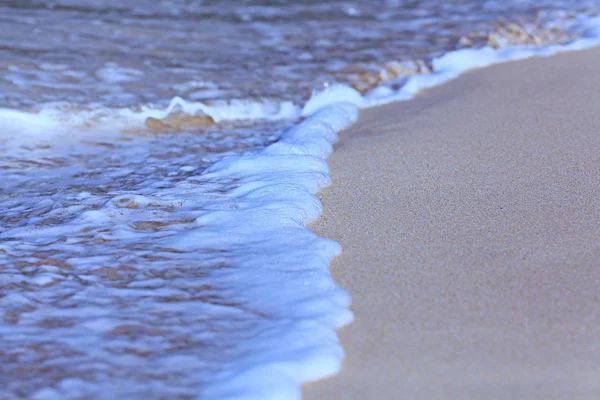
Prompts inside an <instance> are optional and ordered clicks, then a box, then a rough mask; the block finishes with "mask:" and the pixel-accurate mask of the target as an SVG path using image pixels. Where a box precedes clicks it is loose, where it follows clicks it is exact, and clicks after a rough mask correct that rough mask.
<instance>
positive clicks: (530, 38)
mask: <svg viewBox="0 0 600 400" xmlns="http://www.w3.org/2000/svg"><path fill="white" fill-rule="evenodd" d="M123 3H124V4H118V3H117V2H111V1H108V0H87V1H84V0H55V1H48V0H45V1H35V0H29V1H27V0H13V1H11V0H3V1H2V0H0V28H2V35H1V36H0V127H1V128H0V155H1V157H0V263H1V267H0V309H1V312H2V320H1V322H0V343H1V344H0V398H1V399H4V398H6V399H19V398H31V399H39V400H45V399H82V398H85V399H114V398H116V397H117V396H125V397H126V398H149V399H161V398H169V399H176V398H181V399H192V398H200V399H234V398H235V399H242V398H243V399H247V398H254V399H296V398H298V397H299V396H300V391H299V385H300V384H301V383H303V382H306V381H310V380H314V379H318V378H322V377H324V376H327V375H330V374H333V373H335V372H336V371H337V370H338V368H339V365H340V361H341V358H342V356H343V350H342V349H341V347H340V346H339V344H338V342H337V336H336V334H335V328H336V327H340V326H342V325H344V324H347V323H349V322H350V321H351V320H352V314H351V312H350V311H349V309H348V307H349V305H350V297H349V295H348V294H347V293H346V292H345V291H344V290H343V289H341V288H339V287H337V286H336V284H335V282H333V280H332V279H331V277H330V275H329V273H328V269H327V266H328V264H329V262H330V261H331V259H332V258H333V257H335V256H336V255H337V254H339V252H340V250H341V249H340V246H339V245H338V244H337V243H335V242H334V241H332V240H330V239H327V238H320V237H318V236H317V235H315V234H314V233H312V232H311V231H310V230H309V229H308V228H306V227H305V225H306V224H307V223H308V222H310V221H312V220H314V219H315V218H317V217H318V216H319V214H320V212H321V205H320V203H319V201H318V200H317V199H316V198H315V197H314V193H315V192H317V191H318V190H319V189H320V188H322V187H323V186H325V185H327V184H329V183H330V178H329V175H328V168H327V164H326V162H325V158H326V156H327V155H328V154H329V153H330V152H331V151H332V145H333V143H334V142H335V141H336V139H337V133H338V132H339V131H341V130H342V129H344V128H345V127H347V126H349V125H350V124H351V123H352V122H353V121H354V120H355V119H356V118H357V116H358V111H359V109H360V108H362V107H370V106H374V105H377V104H382V103H386V102H390V101H397V100H408V99H410V98H412V97H413V96H414V95H415V94H416V93H418V91H419V90H422V89H423V88H427V87H431V86H434V85H437V84H440V83H443V82H445V81H447V80H448V79H452V78H454V77H456V76H458V75H459V74H460V73H461V72H462V71H464V70H466V69H469V68H473V67H480V66H485V65H489V64H492V63H496V62H501V61H505V60H510V59H517V58H524V57H529V56H535V55H549V54H552V53H554V52H556V51H560V50H569V49H571V50H574V49H579V48H584V47H587V46H591V45H594V44H596V43H597V37H598V36H599V35H598V26H600V23H599V22H598V21H599V19H598V17H597V14H598V9H599V7H598V5H597V2H595V1H566V0H541V1H518V0H508V1H491V0H482V1H475V0H471V1H467V0H451V1H445V2H440V1H433V0H423V1H414V0H413V1H408V0H398V1H381V2H374V1H367V0H365V1H265V0H263V1H258V0H253V1H250V0H248V1H236V2H233V1H231V2H224V1H191V0H187V1H186V0H168V1H167V0H165V1H151V0H133V1H127V2H123Z"/></svg>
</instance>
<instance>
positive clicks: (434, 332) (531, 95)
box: [304, 49, 600, 399]
mask: <svg viewBox="0 0 600 400" xmlns="http://www.w3.org/2000/svg"><path fill="white" fill-rule="evenodd" d="M599 61H600V50H599V49H593V50H588V51H584V52H579V53H565V54H561V55H557V56H553V57H550V58H541V59H530V60H525V61H520V62H513V63H508V64H502V65H498V66H494V67H490V68H486V69H483V70H478V71H472V72H470V73H467V74H465V75H463V76H462V77H461V78H459V79H457V80H455V81H453V82H450V83H448V84H446V85H444V86H441V87H438V88H435V89H432V90H430V91H427V92H425V93H423V94H422V95H420V96H419V97H418V98H417V99H415V100H412V101H410V102H405V103H395V104H391V105H389V106H385V107H380V108H377V109H373V110H367V111H365V112H363V114H362V115H361V118H360V120H359V122H358V123H357V124H356V125H354V126H353V127H352V128H351V129H349V130H347V131H346V132H343V133H342V139H341V142H340V143H339V144H338V146H337V148H336V150H335V152H334V153H333V155H332V156H331V157H330V158H329V160H328V161H329V163H330V165H331V172H332V177H333V181H334V184H333V185H332V186H331V187H329V188H327V189H326V190H324V191H323V192H322V193H321V194H320V197H321V199H322V201H323V203H324V206H325V212H324V215H323V217H322V218H320V219H319V220H318V221H317V222H316V223H315V224H314V225H313V228H314V229H315V230H316V232H318V233H319V234H320V235H322V236H326V237H330V238H333V239H335V240H337V241H339V242H340V243H341V244H342V246H343V249H344V251H343V254H342V255H341V256H340V257H339V258H337V259H336V260H335V261H334V262H333V264H332V266H331V268H332V273H333V275H334V278H335V279H336V281H337V282H338V283H339V285H340V286H342V287H344V288H346V289H347V290H348V291H349V292H350V294H351V295H352V297H353V305H352V309H353V310H354V312H355V316H356V320H355V322H354V323H352V324H351V325H349V326H348V327H346V328H344V329H342V330H341V331H340V337H341V342H342V345H343V346H344V348H345V350H346V360H345V362H344V364H343V368H342V371H341V372H340V374H338V375H337V376H335V377H333V378H331V379H328V380H325V381H323V382H318V383H314V384H312V385H308V386H307V387H305V388H304V398H305V399H554V398H556V399H574V398H585V399H600V196H599V194H600V63H599Z"/></svg>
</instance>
